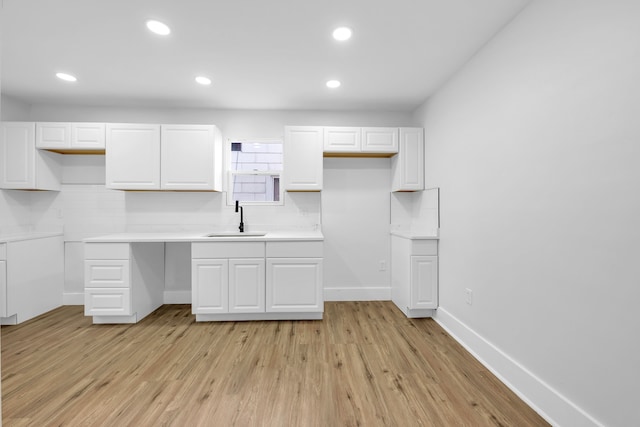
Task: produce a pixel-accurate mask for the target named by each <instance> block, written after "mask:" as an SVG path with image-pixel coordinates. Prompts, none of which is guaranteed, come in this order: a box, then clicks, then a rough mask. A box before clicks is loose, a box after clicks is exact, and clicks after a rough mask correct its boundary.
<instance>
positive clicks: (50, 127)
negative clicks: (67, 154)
mask: <svg viewBox="0 0 640 427" xmlns="http://www.w3.org/2000/svg"><path fill="white" fill-rule="evenodd" d="M70 146H71V123H36V148H43V149H65V148H69V147H70Z"/></svg>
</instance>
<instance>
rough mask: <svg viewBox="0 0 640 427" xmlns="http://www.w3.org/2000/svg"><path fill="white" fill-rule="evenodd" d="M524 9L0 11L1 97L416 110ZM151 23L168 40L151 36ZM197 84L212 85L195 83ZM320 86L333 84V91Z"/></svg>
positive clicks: (95, 5)
mask: <svg viewBox="0 0 640 427" xmlns="http://www.w3.org/2000/svg"><path fill="white" fill-rule="evenodd" d="M528 1H529V0H322V1H319V0H3V5H4V7H3V11H2V39H1V40H2V52H1V53H2V70H1V72H2V81H1V83H2V93H4V94H7V95H10V96H12V97H15V98H19V99H22V100H24V101H26V102H28V103H65V104H79V105H105V106H106V105H119V106H155V107H165V106H166V107H185V108H188V107H192V108H225V109H320V110H324V109H331V110H354V109H358V110H412V109H414V108H416V107H417V106H418V105H420V104H421V103H422V102H423V101H424V100H425V99H426V98H427V97H428V96H429V95H431V94H432V93H433V91H434V90H435V89H437V88H438V86H439V85H441V84H442V83H443V82H444V81H445V80H446V79H447V78H448V77H449V76H450V75H451V74H452V73H454V72H455V71H456V70H457V69H458V68H459V67H460V66H461V65H462V64H464V63H465V62H466V61H467V60H468V59H469V58H470V57H471V56H472V55H473V54H474V53H475V52H476V51H477V50H478V49H479V48H480V47H481V46H482V45H483V44H484V43H486V42H487V40H489V39H490V38H491V37H492V36H493V35H494V34H495V33H496V32H497V31H498V30H499V29H500V28H502V27H503V26H504V25H505V24H506V23H507V22H508V21H509V20H510V19H511V18H512V17H513V16H514V15H515V14H517V13H518V12H519V11H520V10H521V9H522V8H523V7H524V6H525V5H526V3H528ZM148 19H157V20H160V21H163V22H165V23H167V24H168V25H169V26H170V27H171V30H172V33H171V34H170V35H169V36H168V37H165V38H162V37H159V36H157V35H154V34H152V33H150V32H149V31H148V30H147V29H146V27H145V22H146V21H147V20H148ZM341 25H347V26H349V27H351V28H353V31H354V34H353V37H352V39H351V40H350V41H348V42H342V43H339V42H336V41H334V40H333V39H332V37H331V32H332V31H333V29H334V28H335V27H337V26H341ZM59 71H65V72H68V73H72V74H74V75H76V76H77V77H78V81H77V82H75V83H66V82H63V81H61V80H58V79H57V78H56V77H55V73H56V72H59ZM200 74H203V75H207V76H209V77H210V78H211V79H212V80H213V84H212V85H210V86H208V87H203V86H200V85H197V84H196V83H195V82H194V78H195V76H197V75H200ZM329 79H338V80H340V81H341V82H342V86H341V87H340V88H339V89H335V90H330V89H328V88H327V87H326V86H325V82H326V81H327V80H329Z"/></svg>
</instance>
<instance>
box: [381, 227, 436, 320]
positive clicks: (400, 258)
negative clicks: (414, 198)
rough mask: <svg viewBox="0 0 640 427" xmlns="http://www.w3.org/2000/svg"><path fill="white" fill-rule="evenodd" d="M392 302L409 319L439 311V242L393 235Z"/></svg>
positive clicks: (427, 315) (429, 315) (428, 315)
mask: <svg viewBox="0 0 640 427" xmlns="http://www.w3.org/2000/svg"><path fill="white" fill-rule="evenodd" d="M391 282H392V285H391V299H392V300H393V302H394V303H395V304H396V306H397V307H398V308H399V309H400V310H402V312H403V313H404V314H405V315H406V316H407V317H431V316H432V315H433V312H434V310H435V309H437V308H438V241H437V240H433V239H410V238H404V237H399V236H395V235H392V236H391Z"/></svg>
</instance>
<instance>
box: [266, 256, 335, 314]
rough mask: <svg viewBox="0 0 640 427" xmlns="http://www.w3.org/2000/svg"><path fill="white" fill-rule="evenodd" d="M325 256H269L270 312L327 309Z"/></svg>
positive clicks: (268, 285)
mask: <svg viewBox="0 0 640 427" xmlns="http://www.w3.org/2000/svg"><path fill="white" fill-rule="evenodd" d="M322 291H323V289H322V259H321V258H269V259H267V311H269V312H291V311H293V312H299V311H307V312H308V311H317V312H322V311H324V302H323V295H322Z"/></svg>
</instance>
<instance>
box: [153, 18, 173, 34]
mask: <svg viewBox="0 0 640 427" xmlns="http://www.w3.org/2000/svg"><path fill="white" fill-rule="evenodd" d="M147 28H148V29H149V31H151V32H152V33H156V34H158V35H160V36H166V35H168V34H169V33H170V32H171V29H170V28H169V27H168V26H167V24H163V23H162V22H160V21H153V20H152V21H147Z"/></svg>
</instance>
